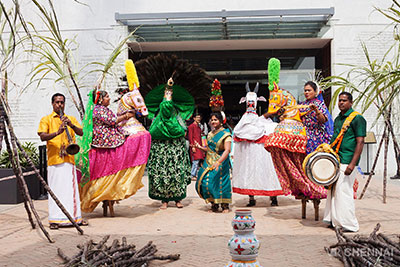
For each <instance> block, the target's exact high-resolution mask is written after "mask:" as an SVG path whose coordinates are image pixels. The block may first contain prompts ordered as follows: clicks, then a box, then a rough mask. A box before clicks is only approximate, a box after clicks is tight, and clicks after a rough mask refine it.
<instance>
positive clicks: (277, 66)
mask: <svg viewBox="0 0 400 267" xmlns="http://www.w3.org/2000/svg"><path fill="white" fill-rule="evenodd" d="M280 71H281V62H280V61H279V59H277V58H274V57H273V58H271V59H270V60H269V61H268V88H269V90H270V91H272V90H274V82H275V83H276V84H279V73H280Z"/></svg>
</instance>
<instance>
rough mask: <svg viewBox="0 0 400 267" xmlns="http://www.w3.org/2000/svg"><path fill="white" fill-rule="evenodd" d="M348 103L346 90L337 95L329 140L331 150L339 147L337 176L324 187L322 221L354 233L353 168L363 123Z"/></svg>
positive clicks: (351, 98)
mask: <svg viewBox="0 0 400 267" xmlns="http://www.w3.org/2000/svg"><path fill="white" fill-rule="evenodd" d="M352 105H353V97H352V95H351V94H350V93H348V92H342V93H340V94H339V104H338V106H339V109H340V114H339V115H338V116H337V117H336V119H335V122H334V132H333V136H332V139H331V143H335V145H333V147H332V148H333V149H335V148H337V146H339V152H338V154H339V158H340V176H339V178H338V180H337V182H336V183H335V184H334V185H333V186H332V188H331V189H330V190H328V197H327V200H326V207H325V214H324V222H327V223H330V224H331V226H333V227H336V226H339V227H342V228H343V229H344V230H345V231H351V232H357V231H358V229H359V225H358V221H357V218H356V214H355V205H354V198H353V184H354V179H355V173H356V171H354V169H355V167H356V166H357V164H358V162H359V160H360V155H361V152H362V149H363V146H364V137H365V136H366V128H367V122H366V120H365V119H364V117H363V116H362V115H361V114H360V113H358V112H356V111H354V110H353V109H352ZM346 126H347V127H348V128H347V129H346ZM341 131H344V133H343V134H340V132H341ZM338 136H339V137H338ZM337 138H339V139H340V138H342V140H341V141H340V140H338V141H336V142H335V140H336V139H337Z"/></svg>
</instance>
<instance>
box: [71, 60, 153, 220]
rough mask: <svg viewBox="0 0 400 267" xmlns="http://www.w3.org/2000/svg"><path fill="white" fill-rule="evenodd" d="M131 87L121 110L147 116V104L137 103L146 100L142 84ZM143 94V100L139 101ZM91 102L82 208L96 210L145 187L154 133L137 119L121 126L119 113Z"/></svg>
mask: <svg viewBox="0 0 400 267" xmlns="http://www.w3.org/2000/svg"><path fill="white" fill-rule="evenodd" d="M129 64H133V62H132V63H129ZM129 80H130V77H129V76H128V81H129ZM132 87H133V88H132ZM129 88H130V89H131V88H132V91H133V92H132V91H131V92H129V93H127V94H125V95H124V96H123V97H122V98H121V100H120V102H119V106H118V112H119V113H124V112H126V111H127V110H135V111H137V112H139V111H140V113H142V114H143V113H144V115H146V113H145V112H143V111H146V110H147V109H145V107H143V106H144V104H142V105H141V106H137V105H136V104H135V103H137V102H140V103H144V100H143V98H142V97H141V95H140V93H139V90H138V89H137V88H138V87H134V86H132V85H130V87H129ZM139 97H140V98H141V101H138V100H137V99H138V98H139ZM89 99H91V98H90V97H89ZM89 101H90V100H89ZM88 105H89V107H88V108H87V112H90V110H91V109H93V112H92V122H90V121H86V120H85V122H87V123H88V124H90V123H92V127H93V140H92V143H91V144H92V148H91V149H90V151H89V162H90V171H89V177H88V176H87V175H86V176H84V175H82V179H81V181H80V184H81V186H82V187H81V190H80V193H81V198H82V203H81V208H82V210H83V211H85V212H92V211H93V210H94V209H95V208H96V206H97V205H98V203H100V202H102V201H105V200H108V201H112V200H122V199H126V198H128V197H130V196H132V195H134V194H135V193H136V192H137V190H139V189H140V188H142V187H143V184H142V177H143V174H144V171H145V167H146V163H147V159H148V157H149V153H150V143H151V136H150V133H149V132H148V131H146V130H145V128H144V127H143V125H141V124H140V123H139V122H138V121H137V120H136V119H135V118H130V119H129V120H128V121H126V120H125V121H122V122H120V124H118V125H117V123H116V121H117V116H116V115H115V114H114V113H113V112H112V111H111V110H110V109H109V108H107V107H105V106H101V105H95V106H94V108H90V103H89V104H88ZM85 118H86V117H85ZM86 128H90V127H85V129H86ZM126 135H128V136H127V137H126ZM78 159H79V157H78ZM83 173H84V172H82V174H83Z"/></svg>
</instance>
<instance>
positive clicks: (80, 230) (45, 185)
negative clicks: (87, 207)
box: [16, 138, 83, 235]
mask: <svg viewBox="0 0 400 267" xmlns="http://www.w3.org/2000/svg"><path fill="white" fill-rule="evenodd" d="M16 142H17V145H18V148H19V149H20V150H21V152H22V155H23V156H24V157H25V158H26V160H27V162H28V163H29V165H30V167H32V168H33V170H34V171H35V173H36V176H37V178H38V179H39V181H40V182H41V183H42V185H43V187H44V188H45V189H46V190H47V192H48V193H49V195H50V196H51V197H52V198H53V199H54V202H55V203H56V204H57V206H58V207H59V208H60V210H61V211H62V212H63V213H64V214H65V216H67V218H68V220H69V221H70V222H71V223H72V225H73V226H75V228H76V229H77V230H78V232H79V233H80V234H81V235H83V230H82V228H80V227H79V225H78V224H77V223H76V222H75V220H74V219H73V218H72V217H71V215H70V214H69V212H68V211H67V210H66V209H65V208H64V206H63V205H62V204H61V202H60V200H58V198H57V197H56V195H55V194H54V192H53V191H52V190H51V188H50V187H49V186H48V185H47V183H46V181H45V180H44V179H43V177H42V176H41V175H40V172H39V170H38V169H37V168H36V166H35V164H34V163H33V162H32V160H31V159H30V157H29V156H28V154H26V152H25V150H24V148H23V147H22V145H21V143H20V142H19V141H18V139H17V138H16Z"/></svg>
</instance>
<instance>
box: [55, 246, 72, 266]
mask: <svg viewBox="0 0 400 267" xmlns="http://www.w3.org/2000/svg"><path fill="white" fill-rule="evenodd" d="M57 254H58V256H60V258H61V259H63V261H64V263H67V262H69V261H71V259H70V258H69V257H68V256H66V255H65V254H64V252H63V251H62V250H61V248H57Z"/></svg>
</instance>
